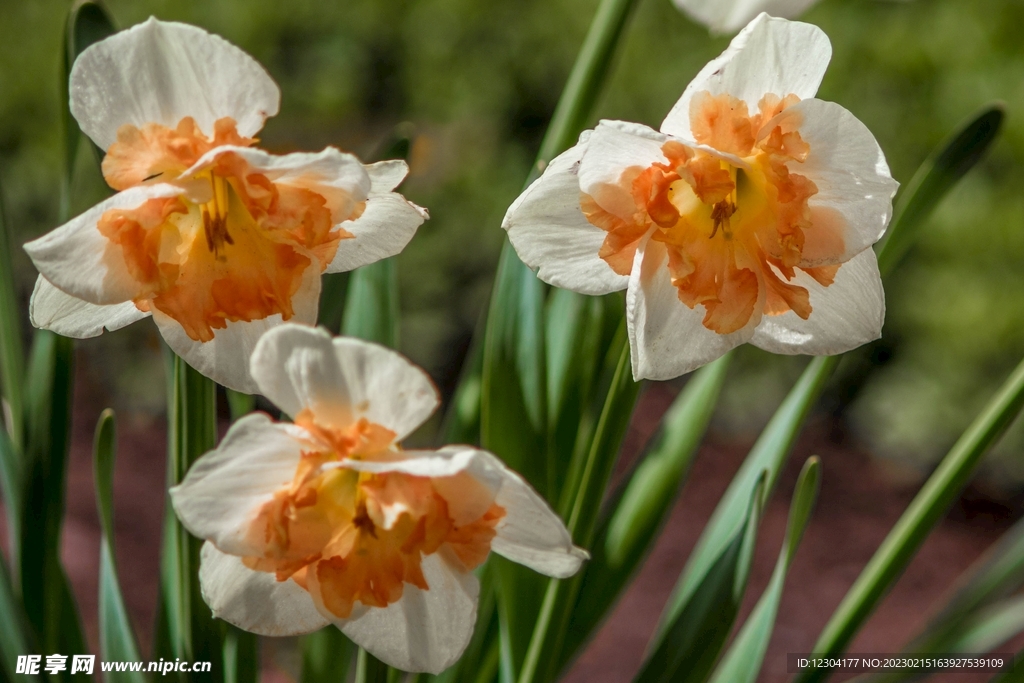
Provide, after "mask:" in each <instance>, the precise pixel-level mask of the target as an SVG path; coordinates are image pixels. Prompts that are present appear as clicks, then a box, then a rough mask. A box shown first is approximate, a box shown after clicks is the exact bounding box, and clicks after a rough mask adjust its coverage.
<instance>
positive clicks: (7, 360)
mask: <svg viewBox="0 0 1024 683" xmlns="http://www.w3.org/2000/svg"><path fill="white" fill-rule="evenodd" d="M21 334H22V329H21V310H20V307H19V305H18V290H17V286H16V284H15V282H14V262H13V260H12V258H11V236H10V233H9V232H8V230H7V220H6V217H5V215H4V203H3V192H2V190H0V390H2V392H3V400H4V406H3V407H4V411H3V413H4V415H3V417H4V424H5V425H6V427H7V433H8V434H9V435H10V437H11V441H13V442H14V444H15V445H16V446H17V447H18V448H19V449H20V448H21V447H22V446H23V445H24V440H23V438H22V431H23V430H24V428H25V425H24V420H25V410H24V401H25V399H24V385H25V371H24V368H25V348H24V344H23V343H22V336H21ZM11 538H17V536H14V535H12V536H11Z"/></svg>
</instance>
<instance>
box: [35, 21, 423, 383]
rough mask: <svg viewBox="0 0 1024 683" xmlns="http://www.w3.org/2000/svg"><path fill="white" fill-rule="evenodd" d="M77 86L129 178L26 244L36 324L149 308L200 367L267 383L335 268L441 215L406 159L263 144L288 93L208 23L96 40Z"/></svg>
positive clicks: (74, 80)
mask: <svg viewBox="0 0 1024 683" xmlns="http://www.w3.org/2000/svg"><path fill="white" fill-rule="evenodd" d="M70 92H71V112H72V114H74V117H75V119H76V120H77V121H78V125H79V126H80V127H81V129H82V131H83V132H84V133H85V134H86V135H88V136H89V137H90V138H92V140H93V142H95V143H96V144H97V145H98V146H99V147H100V148H101V149H105V150H107V154H106V157H105V158H104V159H103V175H104V177H105V178H106V180H107V182H108V183H109V184H110V186H111V187H112V188H114V189H115V190H117V191H118V193H117V194H115V195H114V196H112V197H110V198H109V199H107V200H106V201H104V202H102V203H100V204H98V205H97V206H95V207H93V208H91V209H89V210H88V211H86V212H85V213H83V214H82V215H80V216H78V217H77V218H75V219H73V220H72V221H70V222H68V223H66V224H65V225H63V226H61V227H59V228H57V229H56V230H54V231H52V232H50V233H49V234H47V235H45V236H43V237H41V238H40V239H37V240H35V241H33V242H30V243H28V244H27V245H25V249H26V251H27V252H28V254H29V256H30V257H31V258H32V261H33V262H34V263H35V265H36V267H37V268H38V269H39V272H40V277H39V279H38V281H37V282H36V288H35V291H34V292H33V294H32V301H31V305H30V314H31V317H32V322H33V324H35V325H36V326H37V327H43V328H46V329H51V330H54V331H56V332H58V333H60V334H63V335H66V336H70V337H77V338H85V337H92V336H96V335H98V334H100V333H102V332H103V330H104V328H105V329H107V330H115V329H118V328H120V327H123V326H125V325H128V324H129V323H132V322H134V321H136V320H139V319H141V318H143V317H146V316H148V315H152V316H153V319H154V321H155V322H156V324H157V326H158V327H159V329H160V332H161V334H163V336H164V339H166V340H167V343H168V344H169V345H170V347H171V348H172V349H173V350H174V351H175V352H176V353H177V354H178V355H180V356H181V357H182V358H184V359H185V360H186V361H187V362H188V363H190V364H191V365H192V366H193V367H195V368H196V369H197V370H199V371H200V372H202V373H203V374H205V375H207V376H209V377H211V378H213V379H215V380H216V381H218V382H220V383H221V384H223V385H225V386H228V387H231V388H233V389H238V390H240V391H245V392H252V391H255V385H254V384H253V382H252V379H251V378H250V377H249V372H248V359H249V355H250V353H251V352H252V349H253V347H254V346H255V344H256V341H257V339H259V337H260V335H261V334H263V333H264V332H265V331H267V330H268V329H270V328H272V327H274V326H275V325H277V324H280V323H281V322H282V321H284V320H295V321H299V322H305V323H311V324H312V323H315V322H316V315H317V302H318V299H319V294H320V274H321V273H323V272H328V273H333V272H340V271H346V270H351V269H353V268H356V267H358V266H361V265H364V264H367V263H372V262H374V261H377V260H379V259H382V258H385V257H388V256H391V255H394V254H396V253H398V252H399V251H401V250H402V248H404V247H405V245H406V244H407V243H408V242H409V240H410V239H411V238H412V235H413V234H414V233H415V231H416V228H417V227H418V226H419V225H420V224H421V223H422V222H423V220H424V218H425V217H426V215H427V214H426V211H424V210H423V209H421V208H419V207H417V206H415V205H414V204H411V203H409V202H407V201H406V200H405V199H404V198H403V197H402V196H401V195H400V194H397V193H395V192H392V190H393V189H394V188H395V187H397V185H398V184H399V183H400V182H401V181H402V179H403V178H404V177H405V175H406V173H407V171H408V169H407V167H406V165H405V163H404V162H401V161H386V162H382V163H378V164H372V165H368V166H364V165H363V164H361V163H360V162H359V160H358V159H356V157H354V156H352V155H351V154H345V153H343V152H340V151H339V150H337V149H334V148H333V147H328V148H327V149H325V150H323V151H322V152H320V153H318V154H306V153H297V154H286V155H283V156H277V155H272V154H268V153H266V152H263V151H261V150H259V149H256V148H255V147H253V145H254V144H255V143H256V142H257V141H256V140H255V139H254V138H253V137H252V136H253V135H255V134H256V133H257V132H258V131H259V130H260V128H262V127H263V123H264V120H265V119H266V118H267V117H268V116H273V115H274V114H276V113H277V111H278V102H279V100H280V91H279V90H278V88H277V85H276V84H275V83H274V81H273V80H272V79H271V78H270V76H269V75H268V74H267V72H266V71H264V69H263V67H261V66H260V65H259V64H258V63H257V62H256V61H255V60H254V59H252V57H250V56H249V55H247V54H246V53H245V52H243V51H242V50H240V49H238V48H237V47H235V46H233V45H231V44H230V43H228V42H227V41H225V40H223V39H222V38H220V37H218V36H214V35H211V34H209V33H207V32H206V31H203V30H202V29H199V28H196V27H194V26H188V25H185V24H178V23H167V22H161V21H157V20H156V19H150V20H149V21H147V22H145V23H143V24H139V25H137V26H134V27H133V28H131V29H128V30H126V31H122V32H120V33H117V34H115V35H113V36H111V37H109V38H107V39H106V40H103V41H100V42H98V43H96V44H95V45H92V46H91V47H89V48H88V49H87V50H85V51H84V52H83V53H82V54H81V55H80V56H79V58H78V59H77V60H76V62H75V65H74V68H73V69H72V71H71V83H70Z"/></svg>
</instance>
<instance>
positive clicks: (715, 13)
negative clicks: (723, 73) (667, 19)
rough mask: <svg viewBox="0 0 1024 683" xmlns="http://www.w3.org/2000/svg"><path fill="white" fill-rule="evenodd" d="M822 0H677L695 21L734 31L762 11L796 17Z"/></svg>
mask: <svg viewBox="0 0 1024 683" xmlns="http://www.w3.org/2000/svg"><path fill="white" fill-rule="evenodd" d="M817 1H818V0H673V2H674V3H675V5H676V7H678V8H679V9H681V10H683V11H684V12H685V13H686V14H688V15H689V16H690V17H691V18H692V19H693V20H694V21H698V22H700V23H702V24H704V25H705V26H707V27H708V28H710V29H711V30H712V32H714V33H732V32H733V31H738V30H739V29H741V28H743V27H744V26H746V25H747V22H749V21H750V20H751V19H753V18H754V17H756V16H757V15H758V14H760V13H761V12H767V13H768V14H770V15H772V16H773V17H784V18H786V19H792V18H794V17H797V16H799V15H800V14H802V13H803V12H804V10H806V9H807V8H808V7H810V6H811V5H813V4H814V3H816V2H817Z"/></svg>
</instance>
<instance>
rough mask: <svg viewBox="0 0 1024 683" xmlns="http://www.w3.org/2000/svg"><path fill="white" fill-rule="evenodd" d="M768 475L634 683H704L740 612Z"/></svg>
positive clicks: (667, 625)
mask: <svg viewBox="0 0 1024 683" xmlns="http://www.w3.org/2000/svg"><path fill="white" fill-rule="evenodd" d="M766 478H767V473H762V474H761V475H760V476H759V477H758V479H757V481H756V482H755V484H754V489H753V491H752V492H751V496H750V499H749V500H748V501H747V508H746V510H745V514H744V518H743V521H742V522H741V524H740V526H739V527H738V528H737V529H736V531H735V533H733V535H732V537H731V538H730V539H729V541H728V543H727V544H726V545H725V546H724V547H723V548H722V551H721V553H719V555H718V557H716V558H715V560H714V562H713V563H712V564H711V566H710V567H709V568H708V571H707V572H706V573H705V574H704V577H703V579H702V580H701V582H700V584H699V585H698V586H697V587H696V588H697V590H696V591H694V593H693V598H692V599H690V600H688V601H687V602H686V604H685V605H683V608H682V609H681V610H679V611H678V612H677V613H675V614H673V615H672V616H671V617H670V618H669V619H668V620H667V621H666V622H665V628H664V630H663V632H662V634H661V637H660V638H659V639H658V641H657V643H656V645H655V646H654V647H653V648H652V651H651V655H650V657H648V659H647V661H645V662H644V665H643V667H642V668H641V669H640V673H639V674H637V677H636V678H635V679H634V680H635V681H636V683H703V682H704V681H705V680H707V677H708V674H709V673H710V672H711V668H712V667H713V666H714V665H715V661H716V660H717V659H718V654H719V652H721V650H722V646H723V645H725V640H726V638H728V637H729V631H730V630H732V625H733V622H734V621H735V620H736V615H737V614H738V613H739V609H740V603H741V602H742V601H743V594H744V592H745V591H746V588H747V579H748V578H749V577H750V566H751V564H752V563H753V560H754V546H755V545H756V543H757V527H758V524H759V523H760V520H761V510H762V506H763V505H764V494H765V490H766Z"/></svg>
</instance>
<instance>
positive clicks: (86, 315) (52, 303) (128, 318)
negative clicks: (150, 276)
mask: <svg viewBox="0 0 1024 683" xmlns="http://www.w3.org/2000/svg"><path fill="white" fill-rule="evenodd" d="M28 315H29V320H31V322H32V325H33V326H34V327H38V328H39V329H43V330H52V331H53V332H56V333H57V334H59V335H62V336H65V337H71V338H73V339H88V338H90V337H98V336H99V335H101V334H103V332H104V330H106V331H110V332H113V331H114V330H119V329H121V328H122V327H125V326H127V325H131V324H132V323H133V322H135V321H136V320H142V319H143V318H148V317H149V313H147V312H145V311H140V310H139V308H138V306H136V305H135V304H134V303H132V302H131V301H126V302H124V303H123V304H110V305H107V306H97V305H96V304H90V303H89V302H88V301H83V300H81V299H76V298H75V297H73V296H71V295H70V294H65V293H64V292H62V291H60V290H59V289H57V288H56V287H54V286H53V285H51V284H50V283H49V282H47V281H46V278H44V277H43V276H42V275H40V276H39V277H38V278H36V286H35V289H34V290H33V291H32V298H31V299H30V300H29V303H28Z"/></svg>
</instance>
